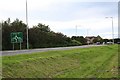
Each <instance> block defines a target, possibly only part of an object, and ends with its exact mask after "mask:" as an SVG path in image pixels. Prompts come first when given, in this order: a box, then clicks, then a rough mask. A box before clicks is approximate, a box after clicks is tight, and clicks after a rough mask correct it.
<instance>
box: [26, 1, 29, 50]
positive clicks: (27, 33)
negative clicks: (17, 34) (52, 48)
mask: <svg viewBox="0 0 120 80" xmlns="http://www.w3.org/2000/svg"><path fill="white" fill-rule="evenodd" d="M26 24H27V27H26V33H27V49H29V41H28V11H27V0H26Z"/></svg>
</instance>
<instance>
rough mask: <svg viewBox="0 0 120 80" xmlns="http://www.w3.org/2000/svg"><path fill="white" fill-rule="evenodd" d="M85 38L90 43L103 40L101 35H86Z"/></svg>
mask: <svg viewBox="0 0 120 80" xmlns="http://www.w3.org/2000/svg"><path fill="white" fill-rule="evenodd" d="M85 39H86V40H87V43H88V44H93V43H97V42H101V40H102V38H101V37H100V36H99V35H98V36H97V37H95V36H86V37H85Z"/></svg>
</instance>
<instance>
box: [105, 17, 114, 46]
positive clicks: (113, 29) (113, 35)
mask: <svg viewBox="0 0 120 80" xmlns="http://www.w3.org/2000/svg"><path fill="white" fill-rule="evenodd" d="M105 18H111V19H112V40H113V44H114V28H113V17H105Z"/></svg>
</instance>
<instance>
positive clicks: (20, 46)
mask: <svg viewBox="0 0 120 80" xmlns="http://www.w3.org/2000/svg"><path fill="white" fill-rule="evenodd" d="M20 50H21V42H20Z"/></svg>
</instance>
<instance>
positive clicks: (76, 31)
mask: <svg viewBox="0 0 120 80" xmlns="http://www.w3.org/2000/svg"><path fill="white" fill-rule="evenodd" d="M78 27H80V25H79V26H78V25H76V26H75V28H76V36H77V28H78Z"/></svg>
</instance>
